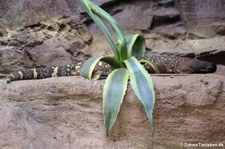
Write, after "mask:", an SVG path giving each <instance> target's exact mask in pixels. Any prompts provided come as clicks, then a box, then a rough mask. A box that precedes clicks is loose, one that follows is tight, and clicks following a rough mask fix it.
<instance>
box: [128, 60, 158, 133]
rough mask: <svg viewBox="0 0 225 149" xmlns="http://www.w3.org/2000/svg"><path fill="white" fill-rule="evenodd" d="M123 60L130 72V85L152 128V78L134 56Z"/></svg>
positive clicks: (153, 101) (153, 95)
mask: <svg viewBox="0 0 225 149" xmlns="http://www.w3.org/2000/svg"><path fill="white" fill-rule="evenodd" d="M124 62H125V65H126V66H127V68H128V71H129V74H130V83H131V87H132V89H133V90H134V93H135V94H136V96H137V97H138V98H139V100H140V101H141V103H142V104H143V105H144V108H145V111H146V113H147V116H148V119H149V121H150V126H151V128H152V129H153V109H154V103H155V92H154V87H153V82H152V79H151V77H150V75H149V74H148V72H147V71H146V70H145V68H144V67H143V66H142V65H141V64H140V63H139V61H138V60H137V59H136V58H135V57H131V58H130V59H128V60H125V61H124Z"/></svg>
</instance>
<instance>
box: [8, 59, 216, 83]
mask: <svg viewBox="0 0 225 149" xmlns="http://www.w3.org/2000/svg"><path fill="white" fill-rule="evenodd" d="M138 59H139V60H141V59H145V60H148V61H150V62H152V63H153V64H154V65H155V66H156V68H157V69H158V71H159V73H161V74H174V73H175V74H190V73H213V72H215V71H216V69H217V67H216V65H215V64H213V63H210V62H206V61H200V60H197V59H193V58H187V57H180V56H174V55H150V56H141V57H138ZM142 64H143V66H144V67H145V69H146V70H147V71H148V72H149V73H155V71H154V69H152V67H150V66H149V65H147V64H146V63H142ZM82 65H83V62H75V63H74V64H71V65H65V66H56V67H41V68H34V69H24V70H21V71H17V72H14V73H12V74H10V75H9V76H8V78H7V81H6V82H7V83H10V82H12V81H15V80H28V79H44V78H49V77H60V76H79V75H80V70H81V67H82ZM111 71H112V68H111V67H110V65H108V64H106V63H104V62H99V63H98V64H97V67H96V68H95V70H94V76H96V77H95V78H96V79H104V78H106V77H107V75H108V74H109V73H110V72H111Z"/></svg>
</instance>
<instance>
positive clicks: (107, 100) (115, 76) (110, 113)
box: [103, 68, 129, 132]
mask: <svg viewBox="0 0 225 149" xmlns="http://www.w3.org/2000/svg"><path fill="white" fill-rule="evenodd" d="M128 79H129V73H128V71H127V69H126V68H120V69H115V70H113V72H112V73H110V75H109V76H108V78H107V79H106V83H105V85H104V88H103V114H104V123H105V127H106V130H107V132H109V131H110V130H111V129H112V127H113V124H114V123H115V121H116V119H117V115H118V113H119V111H120V107H121V104H122V102H123V98H124V95H125V92H126V89H127V82H128Z"/></svg>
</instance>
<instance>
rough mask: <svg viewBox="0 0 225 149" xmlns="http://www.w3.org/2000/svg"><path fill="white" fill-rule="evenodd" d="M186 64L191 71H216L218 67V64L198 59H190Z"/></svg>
mask: <svg viewBox="0 0 225 149" xmlns="http://www.w3.org/2000/svg"><path fill="white" fill-rule="evenodd" d="M186 66H187V67H188V68H187V70H188V71H189V72H191V73H214V72H215V71H216V69H217V66H216V64H213V63H210V62H206V61H200V60H197V59H192V60H190V61H189V62H187V65H186Z"/></svg>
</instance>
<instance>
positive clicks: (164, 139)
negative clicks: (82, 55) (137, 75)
mask: <svg viewBox="0 0 225 149" xmlns="http://www.w3.org/2000/svg"><path fill="white" fill-rule="evenodd" d="M153 81H154V84H155V91H156V103H155V110H154V132H153V133H151V131H150V129H149V122H148V120H147V117H146V114H145V112H144V109H143V106H142V105H141V103H140V102H139V101H138V99H137V97H136V96H135V95H134V93H133V91H132V90H131V88H130V87H129V89H128V91H127V93H126V97H125V101H124V103H123V105H122V108H121V112H120V114H119V117H118V120H117V123H116V125H115V127H114V128H113V131H112V132H111V133H110V135H109V136H106V132H105V128H104V124H103V115H102V103H101V102H102V87H103V83H104V81H88V80H86V79H83V78H80V77H61V78H50V79H43V80H38V81H37V80H31V81H30V80H28V81H18V82H12V83H11V84H5V83H4V82H3V81H0V92H1V94H0V119H1V121H0V147H3V149H4V148H9V149H11V148H13V149H15V148H42V149H49V148H54V149H61V148H64V149H69V148H131V149H133V148H144V149H147V148H148V149H149V148H152V149H175V148H176V149H183V148H184V147H185V148H191V147H187V146H185V145H187V144H188V143H191V144H198V143H202V144H205V143H212V144H219V143H221V144H223V145H225V141H224V138H225V119H224V116H225V113H224V106H225V101H224V99H225V88H224V83H225V79H224V76H220V75H189V76H174V77H157V76H153ZM198 148H201V147H198Z"/></svg>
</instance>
